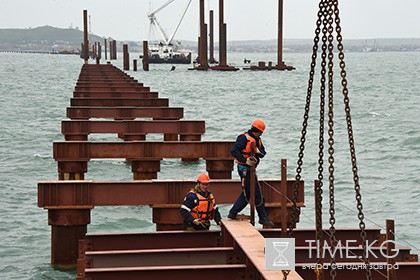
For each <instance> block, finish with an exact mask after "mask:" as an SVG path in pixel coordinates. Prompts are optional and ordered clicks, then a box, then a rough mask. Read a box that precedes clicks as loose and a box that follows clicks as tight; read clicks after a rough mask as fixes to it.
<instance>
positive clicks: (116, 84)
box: [76, 77, 144, 88]
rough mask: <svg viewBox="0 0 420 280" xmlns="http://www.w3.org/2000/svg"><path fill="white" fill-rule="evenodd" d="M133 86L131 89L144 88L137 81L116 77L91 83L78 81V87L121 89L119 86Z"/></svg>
mask: <svg viewBox="0 0 420 280" xmlns="http://www.w3.org/2000/svg"><path fill="white" fill-rule="evenodd" d="M122 85H123V86H131V87H141V88H143V87H144V84H143V83H139V82H137V81H135V80H128V79H116V77H109V78H101V79H99V78H97V79H90V80H89V81H86V80H80V79H79V80H78V82H77V83H76V86H80V87H86V86H88V87H103V86H111V87H119V86H122Z"/></svg>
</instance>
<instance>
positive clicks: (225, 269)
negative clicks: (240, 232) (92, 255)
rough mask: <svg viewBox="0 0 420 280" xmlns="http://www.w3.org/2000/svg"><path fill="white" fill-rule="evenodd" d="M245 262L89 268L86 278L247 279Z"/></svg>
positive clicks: (102, 279) (104, 279)
mask: <svg viewBox="0 0 420 280" xmlns="http://www.w3.org/2000/svg"><path fill="white" fill-rule="evenodd" d="M245 269H246V266H245V265H244V264H224V265H189V266H153V267H128V268H87V269H86V270H85V277H86V278H78V279H95V280H114V279H125V280H138V279H154V280H160V279H164V280H167V279H174V276H175V275H176V279H190V278H192V279H198V278H199V279H201V280H214V279H221V278H220V277H221V276H222V275H223V279H231V280H239V279H245V278H244V277H245V275H244V274H245Z"/></svg>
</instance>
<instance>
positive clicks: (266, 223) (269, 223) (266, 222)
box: [258, 218, 274, 227]
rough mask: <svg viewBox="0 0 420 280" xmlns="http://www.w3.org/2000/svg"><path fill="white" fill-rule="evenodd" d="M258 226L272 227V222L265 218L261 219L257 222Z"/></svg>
mask: <svg viewBox="0 0 420 280" xmlns="http://www.w3.org/2000/svg"><path fill="white" fill-rule="evenodd" d="M258 223H259V224H261V225H263V226H266V227H274V224H273V222H272V221H270V220H269V219H267V218H262V219H260V220H259V221H258Z"/></svg>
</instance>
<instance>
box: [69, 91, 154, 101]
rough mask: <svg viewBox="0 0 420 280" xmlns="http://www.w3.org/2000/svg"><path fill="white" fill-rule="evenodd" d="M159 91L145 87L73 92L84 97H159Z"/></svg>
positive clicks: (74, 94) (75, 95)
mask: <svg viewBox="0 0 420 280" xmlns="http://www.w3.org/2000/svg"><path fill="white" fill-rule="evenodd" d="M158 95H159V94H158V93H157V92H152V91H150V90H149V89H145V90H144V91H142V92H123V91H118V92H108V91H104V90H102V91H101V90H98V91H75V92H73V96H74V97H84V98H125V99H130V98H139V97H141V98H158Z"/></svg>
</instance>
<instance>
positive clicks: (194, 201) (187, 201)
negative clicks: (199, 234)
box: [179, 192, 222, 229]
mask: <svg viewBox="0 0 420 280" xmlns="http://www.w3.org/2000/svg"><path fill="white" fill-rule="evenodd" d="M200 194H201V195H202V196H204V197H208V196H209V195H210V192H207V194H203V193H202V192H200ZM182 205H183V206H186V208H189V209H193V208H194V207H196V206H197V205H198V198H197V196H196V195H195V194H194V193H188V194H187V196H186V197H185V198H184V203H182ZM179 212H180V214H181V216H182V218H183V219H184V226H185V227H188V226H193V227H194V228H196V227H197V226H196V225H194V224H193V221H194V217H193V216H192V215H191V214H190V212H191V211H188V210H187V209H185V207H184V208H183V207H181V209H180V210H179ZM221 219H222V217H221V215H220V212H219V209H218V208H217V204H216V205H214V220H215V221H216V223H219V222H220V220H221ZM208 225H210V223H208ZM198 227H200V226H198ZM196 229H208V227H207V228H196Z"/></svg>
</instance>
